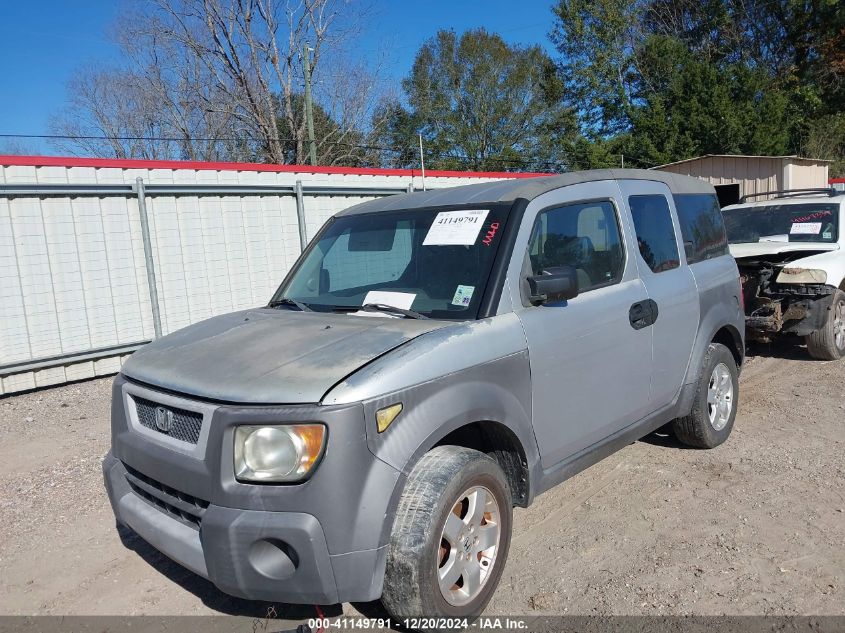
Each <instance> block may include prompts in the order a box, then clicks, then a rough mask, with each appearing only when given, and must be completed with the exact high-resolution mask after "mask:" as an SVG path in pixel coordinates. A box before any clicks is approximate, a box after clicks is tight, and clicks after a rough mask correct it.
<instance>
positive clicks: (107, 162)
mask: <svg viewBox="0 0 845 633" xmlns="http://www.w3.org/2000/svg"><path fill="white" fill-rule="evenodd" d="M0 165H3V166H10V167H18V166H20V167H95V168H108V167H113V168H114V167H116V168H118V169H208V170H214V171H224V170H225V171H264V172H277V173H279V172H282V173H290V172H297V173H303V174H346V175H352V176H406V177H413V176H421V175H422V172H421V171H420V170H418V169H380V168H370V167H320V166H317V167H312V166H310V165H271V164H265V163H209V162H200V161H183V160H137V159H133V158H78V157H72V156H9V155H2V154H0ZM425 175H426V176H430V177H432V178H535V177H537V176H551V175H553V174H547V173H527V172H526V173H519V172H508V171H439V170H436V169H427V170H426V172H425Z"/></svg>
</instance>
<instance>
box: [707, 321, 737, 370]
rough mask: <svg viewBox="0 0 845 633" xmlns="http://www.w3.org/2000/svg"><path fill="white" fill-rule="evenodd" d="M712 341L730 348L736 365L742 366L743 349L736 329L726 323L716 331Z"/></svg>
mask: <svg viewBox="0 0 845 633" xmlns="http://www.w3.org/2000/svg"><path fill="white" fill-rule="evenodd" d="M713 342H714V343H721V344H722V345H724V346H725V347H727V348H728V349H729V350H731V354H733V357H734V360H735V361H736V366H737V367H741V366H742V359H743V357H744V356H745V350H744V349H743V347H742V337H741V336H740V334H739V332H737V331H736V329H734V328H732V327H731V326H728V325H726V326H724V327H723V328H721V329H720V330H719V331H718V332H716V335H715V336H714V337H713Z"/></svg>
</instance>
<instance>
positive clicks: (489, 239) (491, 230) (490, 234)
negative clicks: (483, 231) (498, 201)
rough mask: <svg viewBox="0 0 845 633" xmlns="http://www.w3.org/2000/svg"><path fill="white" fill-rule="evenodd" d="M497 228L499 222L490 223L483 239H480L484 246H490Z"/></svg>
mask: <svg viewBox="0 0 845 633" xmlns="http://www.w3.org/2000/svg"><path fill="white" fill-rule="evenodd" d="M498 230H499V223H498V222H493V223H492V224H491V225H490V228H489V229H488V231H487V235H485V236H484V239H483V240H481V241H482V242H483V243H484V245H485V246H490V244H492V243H493V238H494V237H496V231H498Z"/></svg>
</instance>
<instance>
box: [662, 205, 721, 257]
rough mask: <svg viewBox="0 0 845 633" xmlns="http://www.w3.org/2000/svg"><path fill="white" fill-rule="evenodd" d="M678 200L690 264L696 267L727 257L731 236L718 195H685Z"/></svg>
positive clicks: (677, 206) (685, 246) (682, 231)
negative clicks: (726, 230)
mask: <svg viewBox="0 0 845 633" xmlns="http://www.w3.org/2000/svg"><path fill="white" fill-rule="evenodd" d="M674 198H675V208H676V209H677V210H678V220H679V221H680V223H681V234H682V235H683V238H684V249H685V250H686V253H687V261H688V262H689V263H690V264H694V263H696V262H703V261H704V260H706V259H713V258H714V257H721V256H722V255H727V254H728V236H727V233H726V232H725V221H724V219H723V218H722V210H721V209H720V208H719V201H718V199H717V198H716V196H713V195H710V194H706V193H685V194H678V195H676V196H674Z"/></svg>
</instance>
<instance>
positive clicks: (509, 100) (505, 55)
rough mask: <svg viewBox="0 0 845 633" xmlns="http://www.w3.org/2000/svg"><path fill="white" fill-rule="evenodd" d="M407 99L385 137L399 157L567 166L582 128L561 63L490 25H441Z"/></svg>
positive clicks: (459, 163)
mask: <svg viewBox="0 0 845 633" xmlns="http://www.w3.org/2000/svg"><path fill="white" fill-rule="evenodd" d="M402 86H403V89H404V92H405V97H406V100H407V107H403V106H402V105H400V104H399V103H393V104H389V105H387V106H385V107H386V108H388V109H389V111H390V114H391V116H390V117H389V118H390V122H389V124H388V125H387V130H386V132H385V133H384V134H382V135H381V136H380V137H379V140H380V142H381V143H382V144H386V145H389V146H390V147H392V148H396V149H397V150H398V151H397V153H396V155H395V156H394V161H397V162H404V163H406V164H407V165H409V166H410V165H416V164H417V163H418V161H417V157H416V153H415V152H413V151H409V148H413V147H414V146H415V144H416V140H417V138H416V136H417V133H420V134H422V136H423V141H424V145H425V156H426V166H427V167H432V168H440V169H483V170H526V169H537V170H544V171H548V170H550V169H560V168H562V166H565V162H566V161H565V157H566V153H565V144H566V143H567V142H571V141H572V139H573V138H574V137H575V135H576V134H577V130H576V120H575V117H574V114H573V112H572V111H571V110H570V109H569V108H567V107H566V106H565V105H564V103H563V99H562V96H563V93H562V90H563V85H562V83H561V81H560V79H559V78H558V77H557V73H556V69H555V65H554V63H553V61H552V60H551V58H550V57H549V56H548V55H546V54H545V53H544V52H543V50H542V49H541V48H540V47H539V46H530V47H520V46H511V45H508V44H507V43H506V42H505V41H504V40H503V39H502V38H501V37H500V36H499V35H496V34H492V33H488V32H487V31H485V30H484V29H477V30H473V31H468V32H466V33H464V34H463V35H461V36H460V37H459V36H458V35H456V34H455V33H454V32H453V31H440V32H438V33H437V35H435V36H434V37H433V38H432V39H430V40H429V41H427V42H426V43H425V44H424V45H423V46H422V48H421V49H420V51H419V52H418V53H417V56H416V59H415V60H414V64H413V67H412V69H411V74H410V76H409V77H408V78H407V79H405V80H404V81H403V84H402Z"/></svg>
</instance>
